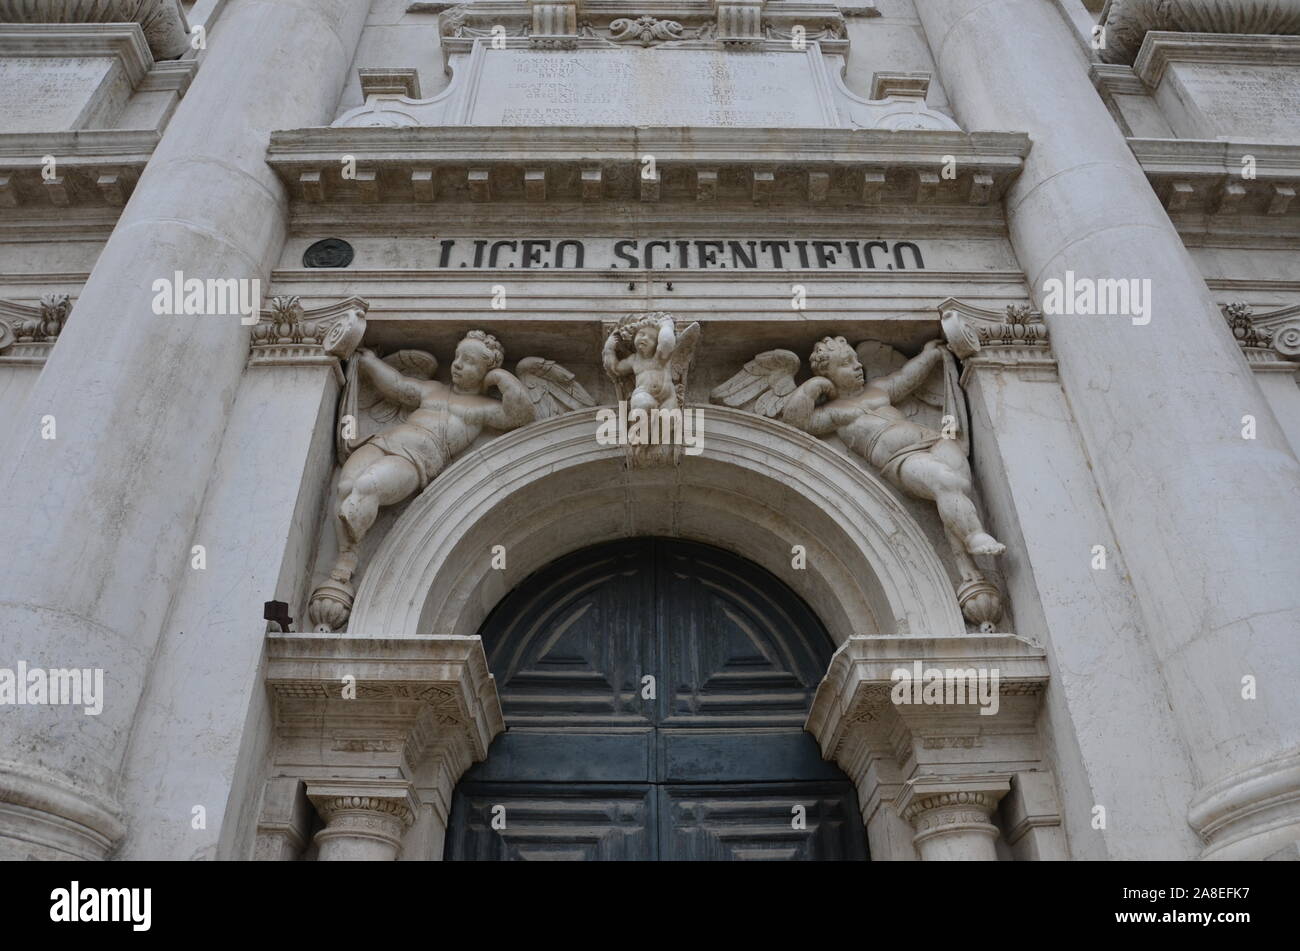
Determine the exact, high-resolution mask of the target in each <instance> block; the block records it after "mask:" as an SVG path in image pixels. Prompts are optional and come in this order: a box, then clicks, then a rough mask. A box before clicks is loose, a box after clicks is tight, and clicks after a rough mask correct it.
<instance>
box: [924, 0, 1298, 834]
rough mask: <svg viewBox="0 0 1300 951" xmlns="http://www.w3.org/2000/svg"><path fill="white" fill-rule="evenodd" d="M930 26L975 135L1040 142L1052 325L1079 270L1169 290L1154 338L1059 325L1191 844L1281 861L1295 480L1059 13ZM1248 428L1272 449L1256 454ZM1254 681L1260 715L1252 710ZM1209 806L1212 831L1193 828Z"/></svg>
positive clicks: (1023, 200)
mask: <svg viewBox="0 0 1300 951" xmlns="http://www.w3.org/2000/svg"><path fill="white" fill-rule="evenodd" d="M916 6H917V11H918V13H919V15H920V18H921V21H922V23H923V25H924V28H925V31H926V34H927V36H928V39H929V43H930V47H931V49H932V51H933V53H934V57H935V61H936V63H937V65H938V67H939V70H940V72H941V74H942V78H943V80H944V83H945V86H946V88H947V91H948V95H949V96H950V98H951V99H952V100H953V102H954V105H955V108H956V111H957V114H958V119H959V121H960V122H961V123H962V124H963V126H964V127H966V128H967V129H969V130H972V131H976V130H991V129H999V130H1017V131H1026V132H1028V133H1029V134H1030V135H1031V136H1032V137H1033V139H1034V148H1033V151H1032V152H1031V154H1030V155H1029V158H1028V161H1027V163H1026V167H1025V170H1024V173H1023V175H1022V176H1021V178H1020V179H1019V181H1018V182H1017V183H1016V184H1015V185H1014V186H1013V187H1012V189H1011V190H1010V192H1009V193H1008V195H1007V198H1006V212H1007V220H1008V225H1009V228H1010V233H1011V239H1012V243H1013V245H1014V247H1015V250H1016V252H1017V254H1018V256H1019V259H1020V262H1021V265H1022V266H1023V267H1024V269H1025V272H1026V274H1027V275H1028V279H1029V284H1030V287H1031V289H1032V292H1033V294H1034V296H1035V299H1036V300H1037V301H1038V303H1039V305H1040V308H1042V309H1043V310H1044V311H1045V312H1046V310H1047V307H1046V306H1045V298H1046V294H1045V292H1044V282H1045V281H1047V280H1049V279H1052V278H1060V279H1064V278H1065V272H1066V271H1067V270H1071V271H1074V272H1075V274H1076V275H1077V277H1079V278H1083V279H1092V280H1105V279H1118V278H1123V279H1131V278H1135V279H1150V280H1151V282H1152V283H1151V288H1152V298H1153V301H1154V313H1153V316H1152V319H1151V321H1150V323H1149V324H1146V325H1145V326H1135V325H1134V323H1133V321H1132V320H1131V319H1130V318H1128V317H1072V316H1054V315H1051V314H1047V315H1046V320H1047V323H1048V325H1049V327H1050V329H1051V335H1052V340H1053V347H1054V350H1055V352H1056V354H1057V357H1058V360H1059V366H1060V377H1061V382H1062V385H1063V387H1064V389H1065V391H1066V395H1067V397H1068V398H1069V401H1070V405H1071V408H1072V410H1073V413H1074V416H1075V420H1076V421H1077V423H1078V425H1079V427H1080V430H1081V432H1082V436H1083V441H1084V444H1085V447H1086V449H1087V451H1088V456H1089V459H1090V462H1091V464H1092V467H1093V470H1094V472H1095V474H1096V479H1097V483H1098V488H1099V490H1100V492H1101V494H1102V498H1103V500H1104V502H1105V506H1106V508H1107V510H1108V512H1109V514H1110V522H1111V526H1112V527H1113V531H1114V538H1113V540H1111V541H1110V545H1108V547H1112V546H1115V545H1117V546H1118V547H1119V548H1120V549H1121V550H1122V552H1123V555H1124V560H1125V564H1126V566H1127V568H1128V569H1129V571H1130V572H1131V574H1132V578H1133V584H1134V587H1135V589H1136V591H1137V593H1138V598H1139V602H1140V608H1141V613H1142V617H1143V621H1144V625H1145V630H1146V635H1147V636H1148V637H1149V638H1150V640H1151V643H1152V644H1153V646H1154V648H1155V652H1156V656H1157V658H1158V660H1159V662H1160V666H1161V671H1162V673H1163V676H1164V678H1165V681H1166V684H1167V688H1168V696H1169V699H1170V701H1171V703H1172V705H1173V710H1174V715H1175V717H1176V719H1177V722H1178V725H1179V730H1180V732H1181V734H1182V738H1183V742H1184V743H1185V744H1186V745H1187V748H1188V749H1189V751H1190V754H1191V757H1192V760H1193V763H1194V765H1195V772H1196V775H1195V781H1196V784H1197V788H1198V790H1199V792H1198V794H1197V796H1196V797H1195V798H1194V800H1193V808H1192V810H1191V815H1192V820H1193V825H1194V826H1195V827H1197V830H1198V832H1200V833H1201V835H1202V837H1203V839H1204V840H1205V841H1206V842H1207V843H1208V844H1209V849H1208V850H1207V854H1218V855H1241V856H1243V857H1246V856H1252V855H1260V854H1268V853H1269V852H1271V851H1275V850H1276V849H1277V848H1279V847H1280V845H1281V843H1283V842H1285V841H1290V840H1292V839H1295V838H1296V837H1297V835H1298V834H1300V810H1297V809H1296V808H1295V805H1296V802H1297V798H1298V797H1300V757H1297V754H1296V752H1295V750H1296V747H1297V741H1298V739H1300V730H1298V729H1297V727H1298V724H1300V705H1297V704H1296V703H1295V702H1294V699H1293V696H1292V690H1291V686H1290V685H1291V684H1293V683H1294V682H1295V680H1296V678H1297V676H1300V655H1297V652H1296V650H1295V637H1296V631H1298V630H1300V589H1297V587H1296V585H1295V572H1296V547H1295V534H1294V533H1295V526H1296V525H1298V524H1300V463H1297V460H1296V456H1295V455H1294V453H1293V452H1292V450H1291V449H1290V447H1289V446H1288V444H1287V441H1286V439H1285V438H1284V435H1283V432H1282V430H1281V428H1280V427H1279V425H1278V423H1277V420H1276V419H1275V418H1274V416H1273V412H1272V410H1271V409H1270V408H1269V405H1268V403H1267V401H1266V400H1265V399H1264V397H1263V394H1262V393H1261V391H1260V388H1259V386H1258V385H1257V384H1256V382H1255V381H1254V379H1252V376H1251V373H1250V372H1249V371H1248V370H1247V368H1246V364H1245V361H1244V359H1243V358H1242V355H1241V353H1240V352H1239V351H1238V348H1237V346H1236V344H1235V343H1234V341H1233V338H1232V335H1231V333H1229V331H1228V328H1227V325H1226V323H1225V321H1224V319H1223V317H1222V315H1221V314H1220V313H1219V310H1218V308H1217V306H1216V305H1215V301H1214V299H1213V297H1212V296H1211V294H1210V292H1209V290H1208V289H1207V288H1206V285H1205V281H1204V279H1203V277H1202V275H1201V274H1200V273H1199V272H1198V270H1197V268H1196V266H1195V264H1194V262H1193V260H1192V258H1191V257H1190V255H1189V254H1188V253H1187V251H1186V249H1185V248H1184V246H1183V244H1182V242H1181V240H1180V239H1179V236H1178V234H1177V232H1176V231H1175V229H1174V227H1173V225H1172V224H1171V223H1170V221H1169V219H1168V216H1167V215H1166V214H1165V212H1164V210H1163V208H1162V207H1161V205H1160V203H1159V201H1158V200H1157V197H1156V195H1155V194H1154V192H1153V191H1152V189H1151V187H1150V185H1149V184H1148V182H1147V179H1146V177H1145V176H1144V174H1143V173H1142V170H1141V168H1140V167H1139V165H1138V163H1137V161H1136V160H1135V159H1134V157H1133V155H1132V154H1131V152H1130V150H1129V148H1128V145H1127V143H1126V142H1125V140H1124V138H1123V136H1122V134H1121V133H1120V131H1119V129H1118V128H1117V127H1116V125H1115V122H1114V120H1113V119H1112V118H1111V116H1110V114H1109V113H1108V111H1107V109H1106V107H1105V106H1104V105H1103V103H1102V101H1101V100H1100V98H1099V97H1098V95H1097V93H1096V92H1095V91H1094V89H1093V87H1092V84H1091V82H1090V80H1089V78H1088V64H1087V62H1086V61H1085V59H1084V56H1083V54H1082V52H1081V50H1080V47H1079V44H1078V43H1077V42H1076V41H1075V38H1074V37H1073V36H1072V35H1071V34H1070V32H1069V28H1068V26H1067V24H1066V21H1065V20H1064V19H1063V18H1062V17H1061V16H1060V14H1059V13H1058V12H1057V10H1056V9H1055V7H1054V5H1053V4H1052V3H1049V2H1047V0H925V2H923V3H917V5H916ZM990 64H996V66H991V65H990ZM1246 415H1252V416H1254V417H1255V419H1256V420H1257V421H1258V438H1257V439H1255V440H1246V439H1243V438H1242V433H1241V430H1242V417H1243V416H1246ZM1064 504H1068V502H1065V503H1064ZM1107 541H1108V540H1107V539H1102V538H1098V539H1097V542H1096V543H1097V544H1103V545H1106V544H1107ZM1079 557H1080V558H1081V559H1086V558H1088V557H1089V553H1088V552H1083V551H1081V552H1079ZM1247 675H1250V676H1254V677H1255V678H1257V680H1258V683H1259V692H1258V699H1255V700H1246V699H1243V698H1242V695H1241V691H1242V678H1243V677H1245V676H1247ZM1114 676H1125V674H1124V673H1122V672H1116V673H1115V674H1114ZM1133 689H1141V685H1140V683H1137V684H1135V685H1134V688H1133ZM1207 798H1208V799H1212V800H1213V802H1214V807H1213V809H1212V810H1211V812H1212V813H1213V817H1214V818H1213V820H1209V819H1206V818H1197V817H1198V816H1201V814H1202V812H1204V810H1199V811H1198V806H1197V805H1196V804H1197V803H1200V802H1204V801H1206V800H1207ZM1102 805H1108V804H1104V803H1103V804H1102ZM1115 807H1122V804H1113V805H1108V808H1115ZM1288 815H1289V816H1290V818H1289V819H1288V818H1287V817H1288ZM1211 825H1212V828H1211Z"/></svg>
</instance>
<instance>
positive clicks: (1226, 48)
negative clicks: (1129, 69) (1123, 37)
mask: <svg viewBox="0 0 1300 951" xmlns="http://www.w3.org/2000/svg"><path fill="white" fill-rule="evenodd" d="M1175 63H1193V64H1198V65H1208V66H1243V65H1256V66H1296V65H1300V36H1218V35H1215V34H1210V33H1152V34H1150V35H1149V36H1147V39H1146V42H1145V43H1143V44H1142V52H1141V53H1140V54H1138V58H1137V60H1136V61H1135V62H1134V63H1133V73H1134V75H1135V76H1137V77H1138V78H1139V79H1141V80H1142V82H1143V83H1144V84H1145V85H1146V86H1147V87H1148V88H1150V89H1155V88H1156V87H1157V86H1159V85H1160V83H1161V81H1162V80H1163V79H1164V78H1165V73H1166V72H1167V71H1168V70H1169V67H1170V66H1172V65H1174V64H1175Z"/></svg>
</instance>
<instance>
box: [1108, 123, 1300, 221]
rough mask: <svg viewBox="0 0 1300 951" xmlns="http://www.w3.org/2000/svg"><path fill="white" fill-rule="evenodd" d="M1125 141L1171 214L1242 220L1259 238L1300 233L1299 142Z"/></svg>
mask: <svg viewBox="0 0 1300 951" xmlns="http://www.w3.org/2000/svg"><path fill="white" fill-rule="evenodd" d="M1128 143H1129V147H1130V148H1131V149H1132V150H1133V154H1134V156H1135V157H1136V158H1137V160H1138V162H1139V163H1141V165H1142V170H1143V172H1145V173H1146V176H1147V179H1148V180H1149V181H1150V182H1151V187H1152V188H1153V189H1154V190H1155V192H1156V194H1157V195H1158V196H1160V198H1161V200H1162V201H1163V202H1164V205H1165V209H1166V210H1167V211H1168V212H1169V213H1170V214H1171V215H1185V216H1188V218H1187V220H1189V221H1194V220H1195V216H1201V215H1208V216H1211V218H1212V219H1214V220H1215V221H1216V222H1219V223H1221V222H1222V221H1223V220H1224V219H1225V218H1227V219H1230V220H1243V221H1244V222H1245V223H1244V224H1243V225H1242V227H1244V228H1246V229H1247V230H1248V231H1249V233H1250V234H1252V235H1255V234H1257V235H1259V236H1261V237H1264V236H1269V237H1273V236H1277V235H1279V234H1282V235H1289V236H1292V237H1294V236H1300V202H1297V201H1296V200H1295V197H1296V191H1297V188H1300V146H1295V145H1272V144H1256V143H1248V142H1231V141H1221V140H1208V139H1204V140H1203V139H1137V138H1130V139H1129V140H1128ZM1245 156H1251V157H1253V159H1254V168H1255V177H1254V178H1246V177H1245V176H1243V174H1242V170H1243V168H1245V163H1244V162H1243V158H1244V157H1245ZM1176 223H1177V221H1176Z"/></svg>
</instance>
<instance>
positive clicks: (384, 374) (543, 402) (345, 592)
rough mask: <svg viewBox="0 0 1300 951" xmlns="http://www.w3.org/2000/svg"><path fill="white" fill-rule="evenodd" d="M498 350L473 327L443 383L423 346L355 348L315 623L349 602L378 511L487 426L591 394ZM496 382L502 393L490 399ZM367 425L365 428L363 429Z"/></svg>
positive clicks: (566, 407) (504, 425)
mask: <svg viewBox="0 0 1300 951" xmlns="http://www.w3.org/2000/svg"><path fill="white" fill-rule="evenodd" d="M504 363H505V348H504V347H502V346H501V343H500V341H498V340H497V338H496V337H494V336H492V335H491V334H489V333H486V332H485V331H482V330H471V331H470V332H469V333H467V334H466V335H465V337H464V338H463V339H462V340H461V341H460V343H459V344H458V345H457V346H456V358H455V360H454V361H453V362H452V364H451V383H450V384H447V383H440V382H438V381H437V380H435V379H434V375H435V374H436V373H437V370H438V361H437V360H436V359H435V358H434V356H433V355H432V354H430V353H426V352H424V351H422V350H400V351H398V352H396V353H394V354H391V355H389V356H388V357H385V358H384V359H382V360H381V359H380V358H379V357H378V356H376V355H375V353H374V352H373V351H371V350H368V349H365V348H362V349H359V350H358V351H357V352H356V356H355V357H354V358H353V359H352V360H351V361H350V363H349V367H348V383H347V386H346V389H345V391H344V395H343V399H342V409H341V412H340V416H341V424H342V425H341V426H340V427H339V430H338V432H339V434H340V435H339V438H338V440H337V448H338V451H339V461H340V463H341V465H342V471H341V472H340V474H339V479H338V487H337V495H336V502H337V508H336V510H335V516H336V526H337V535H338V558H337V560H336V561H335V564H334V568H333V570H331V572H330V580H329V581H327V582H326V583H324V584H322V585H320V586H319V587H318V588H317V589H316V590H315V591H314V592H313V593H312V597H311V601H310V602H309V605H308V611H309V614H310V616H311V619H312V622H313V623H314V624H315V625H316V629H317V630H323V631H336V630H341V629H342V628H343V626H344V624H346V622H347V618H348V615H349V613H350V612H351V607H352V596H353V594H354V592H353V590H352V585H351V581H352V576H353V574H354V573H355V572H356V568H357V552H358V549H359V547H360V545H361V542H362V540H363V539H364V538H365V536H366V533H367V532H368V531H369V530H370V528H371V526H373V525H374V523H375V519H376V518H377V517H378V515H379V510H380V508H383V507H385V506H391V505H397V504H399V503H401V502H404V501H406V500H407V499H409V498H411V497H413V496H415V495H417V494H419V493H420V492H421V491H423V490H424V488H425V487H426V486H427V485H428V484H429V483H430V482H432V481H433V480H434V479H435V478H437V476H438V475H439V473H441V472H442V471H443V470H444V469H445V468H446V467H447V466H448V465H449V464H450V463H451V461H452V460H453V459H454V458H455V457H456V456H457V455H459V454H460V453H461V452H463V451H464V450H465V449H467V448H469V446H470V445H471V444H473V443H474V442H475V440H477V439H478V438H479V436H480V435H482V434H483V433H484V431H485V430H494V431H496V432H506V431H509V430H512V429H518V428H519V427H520V426H526V425H527V424H528V423H531V422H534V421H536V420H541V419H546V418H548V417H550V416H558V415H560V414H562V413H565V412H568V411H570V410H574V409H581V408H583V407H588V406H594V405H595V400H593V399H592V398H591V396H590V395H589V394H588V393H587V391H586V390H585V389H583V387H582V385H581V384H580V383H578V381H577V379H576V378H575V377H574V375H573V374H572V373H571V372H569V371H568V370H566V369H565V368H564V367H562V366H560V365H559V364H557V363H555V362H554V361H553V360H545V359H542V358H541V357H526V358H524V359H523V360H520V361H519V363H518V364H517V365H516V367H515V372H514V373H513V374H511V373H509V372H508V371H506V370H504V369H503V368H502V365H503V364H504ZM492 388H496V389H497V390H498V391H499V392H500V394H501V397H500V399H497V398H494V397H492V396H489V395H488V393H489V391H490V390H491V389H492ZM367 430H373V431H371V432H367Z"/></svg>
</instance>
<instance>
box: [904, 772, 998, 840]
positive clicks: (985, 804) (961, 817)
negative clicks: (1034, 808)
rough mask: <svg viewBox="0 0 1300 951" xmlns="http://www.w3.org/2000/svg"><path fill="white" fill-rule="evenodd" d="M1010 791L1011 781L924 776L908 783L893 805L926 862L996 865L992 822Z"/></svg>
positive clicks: (980, 777)
mask: <svg viewBox="0 0 1300 951" xmlns="http://www.w3.org/2000/svg"><path fill="white" fill-rule="evenodd" d="M1010 790H1011V778H1010V776H926V777H920V778H917V779H913V780H911V781H910V782H908V783H907V784H906V786H905V787H904V789H903V793H902V795H901V796H899V798H898V800H897V801H896V802H895V806H896V808H897V809H898V811H899V814H900V815H901V816H902V817H903V818H904V819H905V820H907V821H908V822H909V823H911V826H912V828H913V829H915V830H916V835H915V836H914V837H913V838H912V842H913V844H914V845H915V846H916V847H917V849H918V850H920V852H921V857H922V858H923V859H926V860H936V859H938V860H981V859H982V860H993V859H996V858H997V853H996V852H995V851H994V849H993V841H994V840H995V839H996V838H997V837H998V827H997V826H996V825H994V824H993V822H992V821H991V820H992V816H993V812H994V810H996V809H997V807H998V803H999V802H1000V801H1001V800H1002V797H1003V796H1005V795H1006V794H1007V793H1008V792H1009V791H1010Z"/></svg>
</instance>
